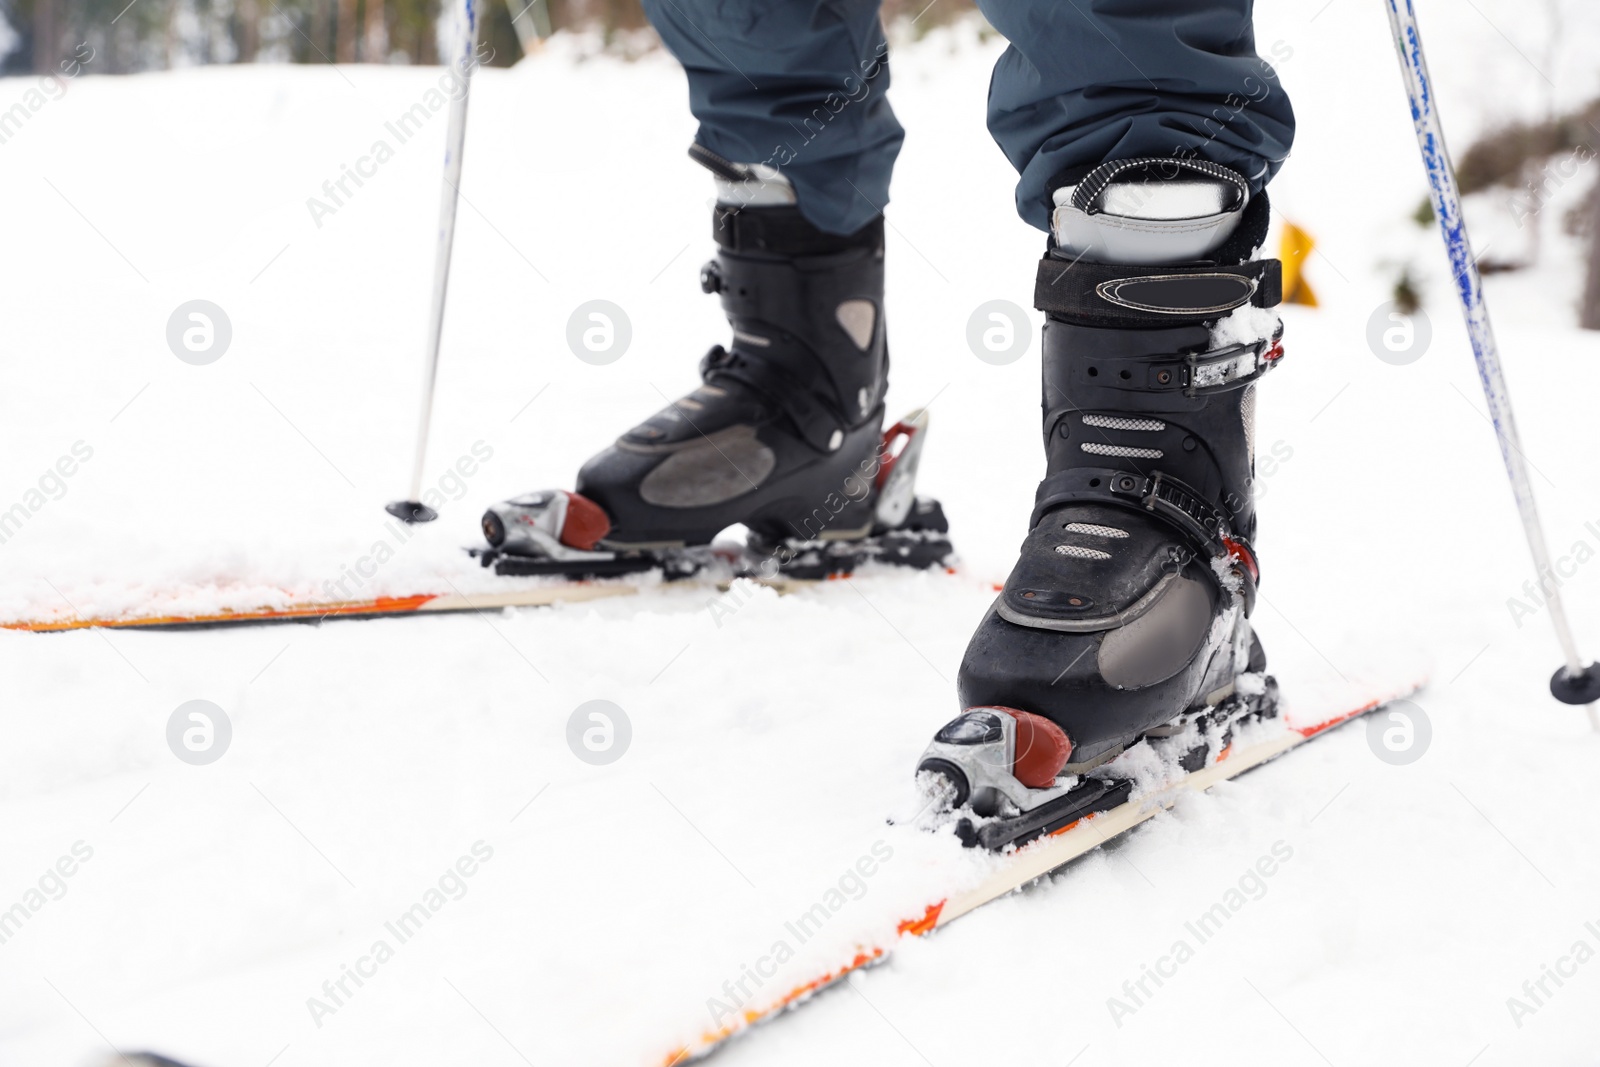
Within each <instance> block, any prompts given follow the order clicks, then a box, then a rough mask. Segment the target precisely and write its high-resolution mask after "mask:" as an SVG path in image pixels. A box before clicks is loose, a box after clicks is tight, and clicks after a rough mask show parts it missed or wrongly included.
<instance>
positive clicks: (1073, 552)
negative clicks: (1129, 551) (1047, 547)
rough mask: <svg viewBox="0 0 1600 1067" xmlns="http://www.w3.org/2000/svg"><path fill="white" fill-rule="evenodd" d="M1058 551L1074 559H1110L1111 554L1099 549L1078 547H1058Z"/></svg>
mask: <svg viewBox="0 0 1600 1067" xmlns="http://www.w3.org/2000/svg"><path fill="white" fill-rule="evenodd" d="M1056 551H1057V552H1059V553H1060V554H1061V555H1063V556H1070V557H1071V558H1073V559H1110V558H1111V553H1109V552H1102V551H1100V550H1099V549H1098V548H1082V547H1080V546H1078V545H1057V546H1056Z"/></svg>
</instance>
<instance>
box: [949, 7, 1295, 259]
mask: <svg viewBox="0 0 1600 1067" xmlns="http://www.w3.org/2000/svg"><path fill="white" fill-rule="evenodd" d="M978 6H979V7H980V8H981V9H982V10H983V13H984V15H985V17H987V18H988V20H989V21H990V23H992V24H993V25H994V27H995V29H997V30H999V31H1000V33H1001V34H1002V35H1003V36H1005V37H1006V39H1007V40H1009V41H1011V42H1012V43H1011V46H1010V47H1009V48H1007V49H1006V51H1005V53H1004V54H1003V55H1002V56H1001V57H1000V60H999V62H997V63H996V64H995V68H994V77H993V79H992V81H991V82H990V85H989V132H990V133H991V134H992V135H993V136H994V139H995V141H996V143H998V144H999V145H1000V150H1001V151H1002V152H1004V153H1005V154H1006V158H1007V159H1009V160H1011V162H1012V164H1013V165H1014V166H1015V167H1016V168H1017V171H1018V173H1019V174H1020V175H1021V180H1020V181H1019V182H1018V183H1017V210H1018V211H1019V212H1020V213H1021V214H1022V217H1023V219H1025V220H1026V221H1027V222H1029V223H1031V224H1033V225H1034V226H1037V227H1038V228H1039V229H1041V230H1048V229H1050V222H1051V213H1052V211H1053V210H1054V206H1055V205H1054V203H1053V202H1052V196H1053V194H1054V193H1055V191H1056V190H1057V189H1060V188H1061V187H1062V186H1064V185H1072V184H1075V183H1076V182H1077V181H1078V180H1079V179H1080V178H1082V177H1083V175H1085V174H1087V173H1088V172H1089V171H1090V170H1092V169H1093V168H1095V167H1097V166H1099V165H1100V164H1102V163H1106V162H1109V161H1111V160H1121V159H1138V158H1143V157H1150V156H1158V157H1162V158H1199V159H1205V160H1209V161H1211V162H1212V163H1217V164H1220V165H1222V166H1224V167H1227V168H1228V169H1230V170H1233V171H1237V172H1238V173H1239V174H1241V175H1243V177H1244V179H1245V180H1246V181H1247V182H1249V183H1250V189H1251V192H1253V193H1255V192H1260V191H1261V189H1262V188H1263V187H1264V186H1265V185H1266V183H1267V182H1268V180H1270V178H1271V177H1272V175H1274V174H1276V173H1277V171H1278V167H1279V166H1280V165H1281V164H1282V163H1283V161H1284V159H1285V158H1287V156H1288V154H1289V147H1290V144H1291V143H1292V142H1293V140H1294V112H1293V110H1292V109H1291V108H1290V106H1289V98H1288V95H1287V94H1286V93H1285V92H1284V89H1283V86H1282V84H1281V83H1280V82H1279V81H1278V77H1277V74H1276V72H1275V71H1274V70H1273V68H1272V66H1271V64H1270V63H1268V62H1267V61H1266V60H1264V59H1262V58H1261V57H1260V56H1259V55H1257V53H1256V46H1255V32H1254V28H1253V26H1252V23H1251V11H1252V8H1253V6H1254V2H1253V0H1082V2H1078V3H1057V2H1054V0H980V2H979V4H978ZM1271 51H1272V53H1273V58H1278V59H1280V60H1281V59H1283V58H1287V56H1288V55H1289V54H1290V53H1286V52H1283V51H1282V50H1281V48H1280V47H1279V46H1274V48H1273V49H1272V50H1271Z"/></svg>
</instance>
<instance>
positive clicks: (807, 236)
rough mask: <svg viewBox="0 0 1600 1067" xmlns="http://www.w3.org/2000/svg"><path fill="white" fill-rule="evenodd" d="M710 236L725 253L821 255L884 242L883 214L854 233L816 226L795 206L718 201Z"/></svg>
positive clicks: (879, 245) (878, 244) (712, 216)
mask: <svg viewBox="0 0 1600 1067" xmlns="http://www.w3.org/2000/svg"><path fill="white" fill-rule="evenodd" d="M711 237H712V239H713V240H715V241H716V242H717V244H718V246H719V247H721V248H722V249H723V251H726V252H746V253H749V252H755V253H766V254H768V255H781V256H821V255H828V254H830V253H833V252H848V251H850V250H851V249H853V248H878V247H881V246H882V245H883V216H882V215H879V216H878V217H876V218H875V219H873V220H872V221H871V222H869V223H867V224H866V225H865V226H863V227H861V229H859V230H857V231H856V232H855V233H849V234H833V233H825V232H824V231H822V230H819V229H817V227H815V226H813V225H812V224H811V223H810V222H808V221H806V217H805V216H804V215H802V214H800V209H799V208H796V207H742V206H732V207H730V206H726V205H723V204H718V205H717V206H716V209H715V210H714V211H713V212H712V213H711Z"/></svg>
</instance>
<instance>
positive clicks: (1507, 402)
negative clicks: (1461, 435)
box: [1385, 0, 1600, 730]
mask: <svg viewBox="0 0 1600 1067" xmlns="http://www.w3.org/2000/svg"><path fill="white" fill-rule="evenodd" d="M1385 2H1386V3H1387V4H1388V7H1389V27H1390V29H1391V31H1392V32H1393V35H1394V44H1395V48H1396V49H1397V50H1398V51H1399V53H1400V73H1401V76H1402V77H1403V78H1404V80H1405V84H1406V94H1407V95H1408V96H1409V97H1410V98H1411V120H1412V123H1413V125H1414V126H1415V127H1416V133H1417V145H1418V146H1419V147H1420V148H1421V149H1422V165H1423V168H1424V169H1426V170H1427V172H1428V187H1429V190H1430V192H1431V194H1432V196H1433V212H1434V215H1435V216H1436V217H1437V218H1438V220H1439V228H1440V229H1441V230H1442V231H1443V232H1444V243H1445V248H1446V250H1447V251H1448V252H1449V255H1450V269H1451V273H1452V275H1453V278H1454V282H1455V286H1456V292H1457V294H1459V295H1460V297H1461V309H1462V312H1463V313H1464V314H1465V316H1466V320H1467V333H1468V335H1469V336H1470V337H1471V338H1472V358H1473V359H1474V360H1475V361H1476V362H1477V365H1478V380H1479V381H1480V382H1481V383H1482V384H1483V395H1484V399H1486V400H1487V401H1488V402H1489V417H1490V418H1491V419H1492V420H1493V422H1494V428H1495V435H1496V437H1498V438H1499V440H1500V455H1501V457H1502V458H1503V459H1504V460H1505V464H1506V474H1507V475H1508V476H1509V477H1510V479H1511V492H1512V495H1513V496H1515V497H1516V501H1517V511H1518V512H1519V513H1520V514H1521V516H1522V529H1523V532H1524V533H1525V534H1526V535H1527V538H1528V549H1529V551H1530V552H1531V553H1532V555H1533V565H1534V570H1535V573H1537V574H1538V575H1539V584H1540V586H1541V587H1543V586H1544V585H1545V584H1546V581H1545V577H1546V576H1547V575H1551V576H1553V575H1554V574H1555V571H1554V570H1553V569H1552V568H1551V566H1550V550H1549V548H1548V547H1547V545H1546V542H1545V536H1544V527H1543V526H1542V525H1541V524H1540V522H1539V510H1538V508H1537V506H1536V505H1535V503H1534V498H1533V485H1532V483H1531V482H1530V480H1529V478H1528V464H1527V460H1526V459H1524V458H1523V454H1522V442H1521V440H1520V439H1519V438H1518V436H1517V424H1516V421H1515V420H1514V419H1513V418H1512V414H1511V394H1510V393H1509V392H1508V391H1507V390H1506V382H1505V377H1504V375H1502V374H1501V371H1500V351H1499V347H1498V345H1497V344H1496V343H1495V338H1494V327H1493V326H1491V325H1490V324H1489V308H1488V305H1487V304H1486V303H1485V302H1484V295H1483V278H1482V276H1481V275H1479V273H1478V262H1477V259H1476V258H1475V257H1474V256H1473V254H1472V242H1471V241H1470V240H1469V239H1468V237H1467V224H1466V220H1465V218H1464V217H1463V216H1462V213H1461V190H1460V188H1459V187H1458V186H1457V185H1456V173H1455V167H1454V166H1453V165H1452V164H1451V162H1450V152H1449V149H1448V148H1447V147H1446V145H1445V141H1444V128H1443V127H1442V126H1441V125H1440V123H1439V111H1438V106H1437V101H1436V99H1435V97H1434V93H1433V79H1432V78H1431V77H1430V76H1429V74H1428V61H1427V57H1426V56H1425V55H1424V54H1423V51H1422V35H1421V33H1420V32H1419V31H1418V29H1417V14H1416V11H1415V9H1414V8H1413V5H1412V0H1385ZM1402 4H1404V10H1402V9H1401V5H1402ZM1548 584H1549V586H1550V588H1549V589H1547V590H1546V592H1547V593H1548V598H1547V600H1546V606H1547V607H1548V608H1549V610H1550V621H1551V624H1552V625H1554V626H1555V630H1556V640H1557V641H1559V642H1560V643H1561V652H1562V654H1563V656H1565V658H1566V662H1565V663H1564V664H1563V665H1562V666H1561V667H1560V668H1558V669H1557V670H1556V673H1555V674H1554V675H1553V676H1552V677H1551V679H1550V692H1551V694H1552V695H1553V696H1554V697H1555V698H1556V699H1557V700H1560V701H1562V702H1564V703H1567V704H1586V705H1588V706H1589V708H1588V710H1589V722H1590V724H1591V725H1592V726H1593V727H1594V728H1595V729H1596V730H1600V717H1597V716H1596V714H1595V708H1594V702H1595V701H1596V700H1600V670H1597V669H1596V665H1595V664H1593V663H1591V664H1589V665H1588V666H1587V667H1586V666H1584V663H1583V658H1582V657H1581V656H1579V655H1578V644H1577V642H1576V641H1575V640H1574V639H1573V636H1572V627H1571V625H1570V624H1569V623H1568V622H1567V612H1566V609H1565V608H1564V607H1563V606H1562V603H1561V588H1560V586H1559V585H1557V584H1556V583H1555V582H1554V581H1553V580H1552V581H1550V582H1549V583H1548Z"/></svg>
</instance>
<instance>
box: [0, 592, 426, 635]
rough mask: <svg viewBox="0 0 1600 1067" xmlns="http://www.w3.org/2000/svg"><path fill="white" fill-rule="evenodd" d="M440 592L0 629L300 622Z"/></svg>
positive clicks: (402, 606)
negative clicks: (199, 613) (251, 621)
mask: <svg viewBox="0 0 1600 1067" xmlns="http://www.w3.org/2000/svg"><path fill="white" fill-rule="evenodd" d="M445 595H446V594H444V593H422V594H418V595H416V596H400V597H375V598H373V599H372V600H343V601H336V602H333V603H322V604H302V605H299V606H296V607H288V608H247V609H244V610H242V611H219V612H214V613H211V614H207V615H131V616H128V617H126V618H99V617H90V618H87V619H83V618H71V619H59V620H49V621H39V622H29V621H22V622H5V623H0V629H6V630H28V631H31V632H33V633H49V632H56V631H61V630H85V629H89V628H90V627H95V626H106V627H129V626H181V625H194V624H204V623H212V622H248V621H250V620H253V619H304V618H325V617H327V616H332V615H384V614H403V613H405V612H411V611H417V610H419V609H421V608H422V606H423V605H425V604H427V603H428V602H429V601H430V600H437V599H438V598H439V597H441V596H445Z"/></svg>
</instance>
